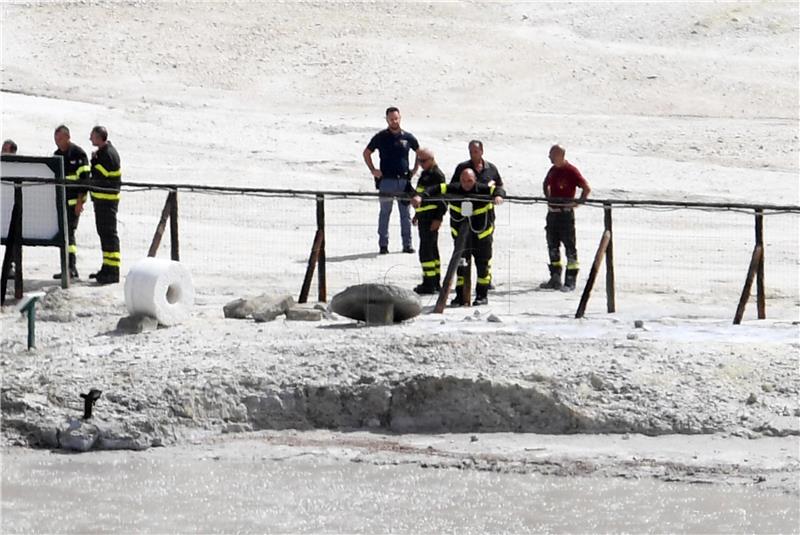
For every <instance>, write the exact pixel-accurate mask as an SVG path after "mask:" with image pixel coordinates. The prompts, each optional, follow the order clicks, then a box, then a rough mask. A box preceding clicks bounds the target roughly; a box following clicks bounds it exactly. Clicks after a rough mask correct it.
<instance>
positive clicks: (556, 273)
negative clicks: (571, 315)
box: [539, 266, 561, 290]
mask: <svg viewBox="0 0 800 535" xmlns="http://www.w3.org/2000/svg"><path fill="white" fill-rule="evenodd" d="M547 267H549V268H550V280H549V281H547V282H543V283H541V284H540V285H539V288H541V289H542V290H560V289H561V268H560V267H557V266H547Z"/></svg>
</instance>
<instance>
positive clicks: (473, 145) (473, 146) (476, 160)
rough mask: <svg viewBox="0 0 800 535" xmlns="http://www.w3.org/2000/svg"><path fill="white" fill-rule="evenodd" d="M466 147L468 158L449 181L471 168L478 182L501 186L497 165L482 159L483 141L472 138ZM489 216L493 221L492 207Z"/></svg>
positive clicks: (456, 181) (491, 285)
mask: <svg viewBox="0 0 800 535" xmlns="http://www.w3.org/2000/svg"><path fill="white" fill-rule="evenodd" d="M467 149H468V150H469V160H466V161H464V162H461V163H460V164H458V165H457V166H456V170H455V171H454V172H453V176H452V178H450V183H451V184H457V183H458V181H459V180H460V177H461V172H462V171H463V170H464V169H472V170H473V171H475V177H476V178H477V180H478V182H479V183H480V184H487V185H489V186H500V187H501V188H502V187H503V177H501V176H500V171H498V170H497V166H496V165H495V164H493V163H492V162H487V161H486V160H484V159H483V141H481V140H479V139H473V140H471V141H470V142H469V143H468V144H467ZM491 218H492V221H493V222H494V219H495V212H494V209H492V210H491ZM491 267H492V266H491V264H490V265H489V269H491ZM489 289H490V290H494V285H493V284H491V283H490V284H489Z"/></svg>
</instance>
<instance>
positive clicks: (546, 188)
mask: <svg viewBox="0 0 800 535" xmlns="http://www.w3.org/2000/svg"><path fill="white" fill-rule="evenodd" d="M542 193H544V196H545V198H547V199H549V198H550V186H549V185H548V184H547V178H545V179H544V182H542Z"/></svg>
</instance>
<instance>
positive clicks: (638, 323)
mask: <svg viewBox="0 0 800 535" xmlns="http://www.w3.org/2000/svg"><path fill="white" fill-rule="evenodd" d="M633 326H634V328H636V329H641V328H643V327H644V322H643V321H642V320H636V321H634V322H633Z"/></svg>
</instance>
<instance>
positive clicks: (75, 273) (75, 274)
mask: <svg viewBox="0 0 800 535" xmlns="http://www.w3.org/2000/svg"><path fill="white" fill-rule="evenodd" d="M69 277H70V278H71V279H72V280H78V279H80V278H81V277H80V275H78V270H77V269H76V268H75V266H72V267H70V268H69ZM53 278H54V279H60V278H61V272H60V271H59V272H58V273H53Z"/></svg>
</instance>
